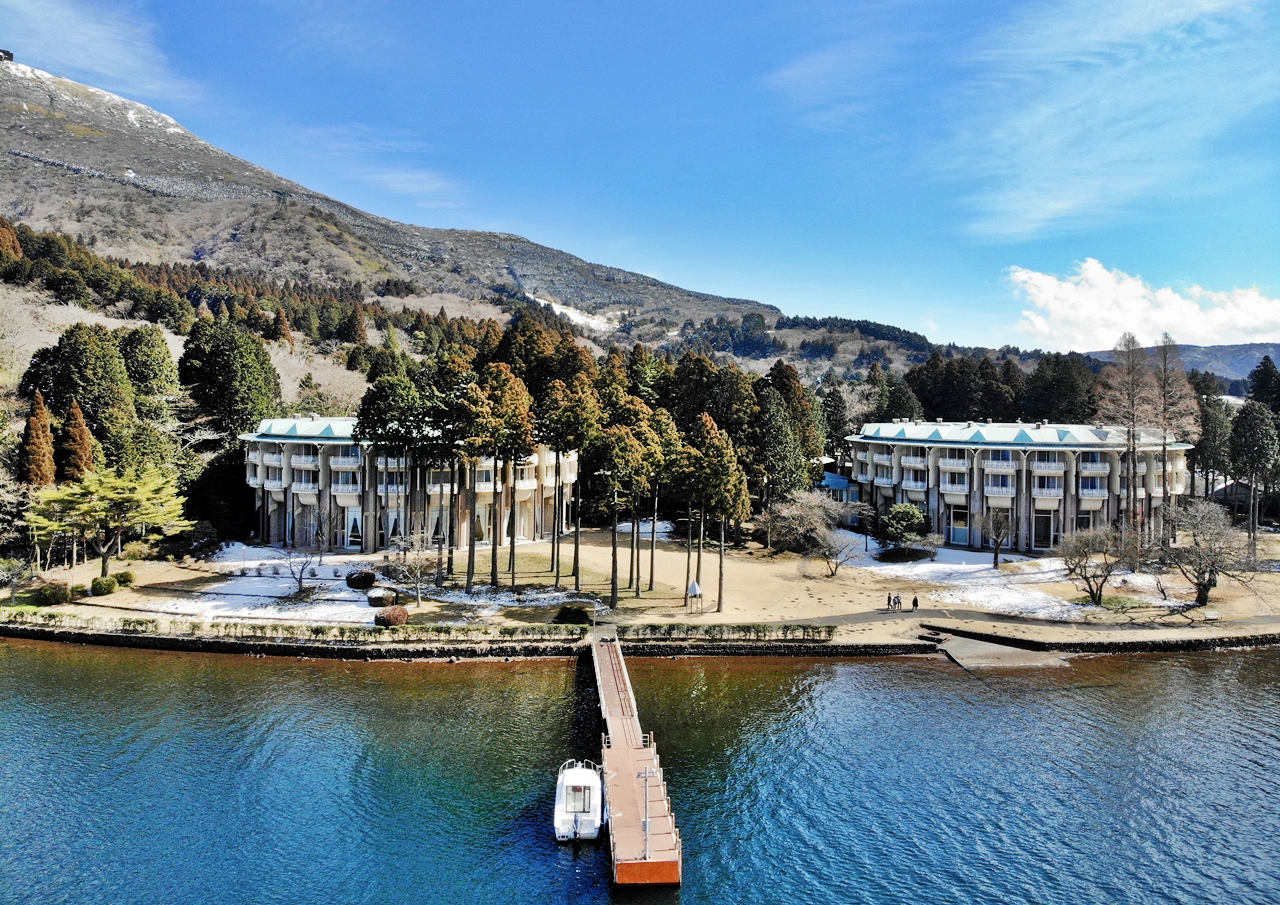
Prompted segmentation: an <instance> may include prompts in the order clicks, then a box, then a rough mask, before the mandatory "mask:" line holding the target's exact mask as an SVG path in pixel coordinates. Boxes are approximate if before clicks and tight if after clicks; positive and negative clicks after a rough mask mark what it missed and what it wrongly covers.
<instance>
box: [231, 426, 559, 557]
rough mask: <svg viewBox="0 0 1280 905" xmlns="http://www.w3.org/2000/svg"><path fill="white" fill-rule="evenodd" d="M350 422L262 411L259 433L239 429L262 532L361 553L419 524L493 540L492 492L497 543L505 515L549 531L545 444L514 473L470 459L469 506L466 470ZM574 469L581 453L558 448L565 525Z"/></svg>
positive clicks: (458, 539) (551, 465) (453, 538)
mask: <svg viewBox="0 0 1280 905" xmlns="http://www.w3.org/2000/svg"><path fill="white" fill-rule="evenodd" d="M355 426H356V419H355V418H318V417H308V418H268V419H266V420H264V421H263V422H262V423H261V424H259V426H258V430H257V432H256V433H252V434H241V435H240V439H241V440H243V441H244V443H245V480H246V482H247V483H248V484H249V486H250V487H252V488H253V490H254V497H255V500H256V508H257V536H258V537H260V538H263V539H264V540H266V541H267V542H269V543H276V544H282V545H284V546H289V547H299V548H311V547H316V546H324V547H326V548H327V549H329V550H350V551H359V552H363V553H372V552H375V551H378V550H384V549H386V548H387V546H388V541H389V540H390V539H391V538H394V537H395V536H397V535H400V534H409V533H413V532H418V531H422V530H425V531H427V532H428V533H429V535H430V536H431V537H432V538H442V539H443V542H444V543H445V544H451V545H453V546H465V545H466V544H468V543H469V535H468V532H469V531H473V530H474V531H475V532H476V540H477V541H478V542H489V541H490V540H491V538H490V536H489V535H490V525H491V516H492V506H493V503H494V498H495V494H496V495H497V497H498V499H499V501H500V502H501V510H500V512H501V517H502V524H501V525H500V526H499V528H500V532H501V537H500V538H499V543H500V544H501V543H504V542H506V539H507V537H508V530H509V528H510V525H511V520H514V522H515V530H516V538H517V539H518V540H520V539H532V538H540V537H549V536H550V535H551V532H552V530H553V525H554V516H555V506H556V493H555V454H554V453H553V452H552V451H551V450H549V449H547V448H546V447H539V448H538V449H537V451H536V452H535V453H534V454H533V455H531V456H529V457H528V458H526V459H524V460H522V461H520V462H517V463H515V467H514V469H513V471H514V480H506V481H504V480H503V477H504V476H503V475H497V476H496V480H495V474H494V462H493V459H491V458H484V459H481V460H480V461H479V462H478V463H477V464H476V465H475V466H474V467H475V469H476V506H475V511H474V512H471V511H470V508H471V507H470V494H471V484H470V475H469V474H468V473H467V469H466V468H465V467H458V468H455V469H454V470H453V471H451V470H450V469H449V468H439V467H435V468H431V467H428V466H426V465H422V464H415V463H413V462H410V461H408V460H406V459H404V458H400V457H398V455H397V451H395V450H381V449H376V448H374V447H372V446H370V445H369V444H365V443H358V442H356V441H355V439H354V438H353V435H354V432H355ZM577 472H578V457H577V453H574V452H568V453H562V454H561V456H560V478H561V483H562V487H563V490H562V497H563V506H564V509H563V517H562V519H561V522H560V524H561V525H562V526H563V525H567V524H568V523H569V519H568V516H569V513H570V511H571V508H572V504H571V500H572V494H573V485H574V483H575V482H576V480H577ZM508 476H510V475H508ZM455 488H456V489H455ZM326 532H327V533H328V535H329V537H328V539H327V543H326V542H325V539H324V537H323V534H324V533H326Z"/></svg>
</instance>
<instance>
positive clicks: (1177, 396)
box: [1153, 333, 1200, 549]
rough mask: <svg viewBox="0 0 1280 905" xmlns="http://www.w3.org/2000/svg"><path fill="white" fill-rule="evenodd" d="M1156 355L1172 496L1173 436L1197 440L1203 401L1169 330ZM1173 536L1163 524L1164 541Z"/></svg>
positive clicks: (1165, 471)
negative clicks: (1193, 386) (1170, 460)
mask: <svg viewBox="0 0 1280 905" xmlns="http://www.w3.org/2000/svg"><path fill="white" fill-rule="evenodd" d="M1153 357H1154V360H1155V367H1154V370H1153V380H1154V381H1155V391H1156V408H1157V423H1158V424H1159V426H1160V471H1161V476H1160V487H1161V489H1162V490H1163V491H1164V498H1165V499H1166V500H1169V499H1170V495H1169V493H1170V491H1169V478H1170V477H1171V476H1172V474H1173V472H1172V471H1171V469H1170V468H1169V440H1170V439H1173V440H1178V441H1184V442H1188V443H1193V442H1195V441H1196V439H1198V438H1199V436H1200V405H1199V402H1198V399H1197V397H1196V394H1195V391H1194V390H1193V389H1192V388H1191V382H1190V381H1189V380H1187V370H1186V368H1184V367H1183V365H1182V355H1181V354H1180V353H1179V352H1178V344H1177V343H1176V342H1175V341H1174V339H1173V337H1172V336H1170V335H1169V334H1168V333H1165V334H1162V335H1161V337H1160V342H1158V343H1156V348H1155V355H1154V356H1153ZM1174 539H1176V538H1174ZM1169 540H1170V532H1169V530H1168V526H1162V528H1161V532H1160V542H1161V545H1162V546H1164V547H1165V548H1166V549H1167V548H1168V545H1169Z"/></svg>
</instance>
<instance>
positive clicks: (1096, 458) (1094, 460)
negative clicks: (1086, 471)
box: [1080, 451, 1102, 465]
mask: <svg viewBox="0 0 1280 905" xmlns="http://www.w3.org/2000/svg"><path fill="white" fill-rule="evenodd" d="M1080 461H1081V462H1085V463H1088V464H1089V465H1097V464H1098V463H1100V462H1101V461H1102V454H1101V453H1099V452H1097V451H1092V452H1089V451H1086V452H1082V453H1080Z"/></svg>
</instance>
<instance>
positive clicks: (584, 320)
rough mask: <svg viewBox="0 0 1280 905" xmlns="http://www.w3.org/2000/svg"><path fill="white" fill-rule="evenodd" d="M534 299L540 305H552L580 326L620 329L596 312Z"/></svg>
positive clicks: (609, 331) (611, 330) (600, 329)
mask: <svg viewBox="0 0 1280 905" xmlns="http://www.w3.org/2000/svg"><path fill="white" fill-rule="evenodd" d="M534 301H535V302H537V303H538V304H540V305H550V306H551V310H552V311H554V312H555V313H556V314H563V315H564V316H565V317H567V318H569V320H571V321H573V322H574V323H575V324H578V325H579V326H582V327H589V328H590V329H592V330H596V331H598V332H600V333H612V332H613V331H614V330H617V329H618V325H617V324H615V323H614V322H613V321H611V320H609V319H607V318H603V317H597V316H596V315H594V314H587V312H585V311H579V310H578V309H577V308H570V307H569V306H568V305H561V304H558V303H556V302H552V301H548V300H547V299H539V298H535V299H534Z"/></svg>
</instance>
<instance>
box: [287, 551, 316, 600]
mask: <svg viewBox="0 0 1280 905" xmlns="http://www.w3.org/2000/svg"><path fill="white" fill-rule="evenodd" d="M315 564H316V553H315V551H314V550H290V551H288V553H286V554H285V567H286V568H287V569H288V570H289V575H290V576H291V577H292V578H293V580H294V581H296V582H297V583H298V594H302V592H303V591H304V590H305V586H304V584H303V579H305V578H306V577H307V573H308V572H314V571H315V569H313V568H312V566H313V565H315Z"/></svg>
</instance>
